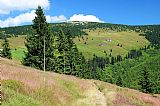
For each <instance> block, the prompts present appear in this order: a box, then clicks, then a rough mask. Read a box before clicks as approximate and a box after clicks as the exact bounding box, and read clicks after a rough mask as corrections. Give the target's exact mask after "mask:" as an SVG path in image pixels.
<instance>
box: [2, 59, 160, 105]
mask: <svg viewBox="0 0 160 106" xmlns="http://www.w3.org/2000/svg"><path fill="white" fill-rule="evenodd" d="M0 62H1V70H2V71H1V76H2V77H1V81H2V106H13V105H16V106H22V105H23V106H75V105H76V106H122V105H125V106H151V105H152V106H158V105H159V104H160V97H159V95H155V96H154V97H153V96H152V95H149V94H145V93H141V92H139V91H136V90H132V89H128V88H122V87H118V86H115V85H112V84H109V83H105V82H101V81H97V80H84V79H79V78H76V77H73V76H68V75H63V74H56V73H53V72H46V73H45V74H44V73H43V72H42V71H39V70H36V69H32V68H28V67H24V66H21V65H17V64H15V62H14V61H11V60H7V59H3V58H0ZM44 77H45V78H46V80H45V86H44Z"/></svg>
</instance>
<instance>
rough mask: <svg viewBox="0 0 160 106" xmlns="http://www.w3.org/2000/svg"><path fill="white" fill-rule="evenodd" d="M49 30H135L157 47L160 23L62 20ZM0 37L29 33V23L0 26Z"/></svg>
mask: <svg viewBox="0 0 160 106" xmlns="http://www.w3.org/2000/svg"><path fill="white" fill-rule="evenodd" d="M50 28H51V31H52V33H53V35H57V34H56V33H57V32H58V31H59V30H60V29H62V30H63V31H64V33H67V32H66V31H67V30H66V28H68V29H70V31H71V34H72V36H82V35H87V34H86V33H85V31H84V30H86V29H88V30H96V29H103V30H104V31H115V32H123V31H125V32H126V31H127V32H128V31H129V32H137V33H139V34H140V35H143V36H145V37H146V38H147V39H148V40H149V41H150V42H151V43H152V44H153V45H154V46H157V48H159V45H160V36H159V35H160V25H139V26H131V25H121V24H111V23H96V22H69V23H67V22H64V23H52V24H50ZM0 32H3V34H0V39H1V38H2V37H3V36H4V35H5V36H8V37H11V36H18V35H29V34H32V28H31V25H25V26H17V27H7V28H0Z"/></svg>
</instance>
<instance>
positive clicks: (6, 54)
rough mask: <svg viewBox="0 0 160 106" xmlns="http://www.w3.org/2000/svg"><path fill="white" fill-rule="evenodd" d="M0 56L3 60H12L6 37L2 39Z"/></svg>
mask: <svg viewBox="0 0 160 106" xmlns="http://www.w3.org/2000/svg"><path fill="white" fill-rule="evenodd" d="M1 56H2V57H4V58H8V59H12V55H11V49H10V47H9V43H8V39H7V38H6V37H4V38H3V43H2V52H1Z"/></svg>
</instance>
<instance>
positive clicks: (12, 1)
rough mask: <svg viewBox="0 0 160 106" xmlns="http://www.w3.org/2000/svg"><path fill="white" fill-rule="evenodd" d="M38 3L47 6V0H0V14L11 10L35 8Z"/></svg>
mask: <svg viewBox="0 0 160 106" xmlns="http://www.w3.org/2000/svg"><path fill="white" fill-rule="evenodd" d="M38 5H40V6H42V7H43V8H45V9H46V8H49V0H0V14H9V13H10V12H11V11H15V10H18V11H22V10H28V9H35V8H37V7H38Z"/></svg>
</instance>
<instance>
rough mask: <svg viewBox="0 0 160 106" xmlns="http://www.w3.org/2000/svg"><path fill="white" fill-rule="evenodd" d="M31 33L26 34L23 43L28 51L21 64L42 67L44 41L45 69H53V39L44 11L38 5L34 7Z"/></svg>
mask: <svg viewBox="0 0 160 106" xmlns="http://www.w3.org/2000/svg"><path fill="white" fill-rule="evenodd" d="M32 29H33V34H32V35H28V36H27V38H26V40H27V42H26V43H25V46H26V47H27V50H28V52H27V53H26V55H25V58H24V60H23V64H24V65H26V66H31V67H35V68H38V69H43V66H44V43H45V63H46V70H48V71H49V70H53V69H54V39H53V35H52V34H51V32H50V27H49V24H48V23H47V22H46V18H45V16H44V12H43V10H42V8H41V7H40V6H38V8H37V9H36V17H35V19H34V20H33V25H32Z"/></svg>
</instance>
